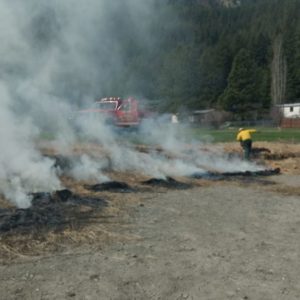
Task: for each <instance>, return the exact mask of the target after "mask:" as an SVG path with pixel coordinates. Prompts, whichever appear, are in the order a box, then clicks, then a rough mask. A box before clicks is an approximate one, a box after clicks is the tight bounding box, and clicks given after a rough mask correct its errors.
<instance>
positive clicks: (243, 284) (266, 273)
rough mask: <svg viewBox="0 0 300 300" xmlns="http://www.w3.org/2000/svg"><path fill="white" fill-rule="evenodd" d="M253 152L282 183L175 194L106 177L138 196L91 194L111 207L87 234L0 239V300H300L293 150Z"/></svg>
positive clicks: (241, 183) (244, 183) (274, 147)
mask: <svg viewBox="0 0 300 300" xmlns="http://www.w3.org/2000/svg"><path fill="white" fill-rule="evenodd" d="M216 147H222V148H224V149H225V151H228V152H232V151H233V152H234V151H237V152H238V151H240V149H239V147H237V145H236V144H220V145H217V146H216ZM255 147H264V148H268V149H269V150H270V151H269V152H267V153H265V154H262V156H261V158H260V160H263V161H264V162H265V164H266V165H267V166H270V167H272V168H275V167H280V168H281V171H282V174H281V175H277V176H271V177H266V178H263V179H258V180H238V179H236V180H221V181H209V180H205V179H198V180H194V179H193V180H192V179H189V180H188V181H189V183H191V184H193V187H192V188H189V189H183V190H172V189H166V188H163V187H159V188H145V187H141V186H140V185H139V184H138V182H140V180H141V179H142V177H141V176H139V175H138V174H130V176H128V174H117V173H116V174H111V176H112V177H113V178H114V179H115V180H122V181H126V182H127V183H129V184H130V185H131V186H133V187H134V188H136V192H134V193H111V192H98V193H96V194H97V195H98V196H99V197H100V196H101V197H102V198H105V199H107V201H108V203H109V205H108V207H106V208H105V209H104V210H103V211H102V212H101V213H100V214H99V217H98V218H95V219H94V221H93V222H91V223H89V224H86V226H83V227H80V228H72V227H68V228H65V230H63V231H59V232H58V231H48V232H46V233H43V234H42V233H41V232H40V231H38V230H36V231H34V232H30V233H26V234H18V233H15V234H14V233H5V234H3V233H2V234H0V254H1V257H0V295H1V296H0V299H5V300H9V299H112V300H133V299H141V300H142V299H157V300H158V299H161V300H165V299H172V300H173V299H174V300H177V299H178V300H179V299H180V300H181V299H189V300H191V299H194V300H198V299H205V300H209V299H212V300H216V299H220V300H223V299H241V300H242V299H249V300H250V299H255V300H260V299H261V300H268V299H270V300H274V299H300V281H299V278H300V262H299V254H300V252H299V251H300V250H299V249H300V145H299V144H281V143H277V144H274V143H255ZM179 180H181V181H184V180H185V181H187V179H184V178H181V179H179ZM64 183H65V185H66V186H67V187H69V188H70V189H72V190H73V191H74V192H77V193H84V191H83V189H82V185H80V184H78V185H76V186H74V183H73V182H71V181H70V180H69V179H67V178H66V179H65V182H64Z"/></svg>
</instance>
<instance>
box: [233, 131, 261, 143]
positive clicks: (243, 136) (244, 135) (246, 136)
mask: <svg viewBox="0 0 300 300" xmlns="http://www.w3.org/2000/svg"><path fill="white" fill-rule="evenodd" d="M254 132H256V130H255V129H244V130H241V131H240V132H239V133H238V135H237V136H236V139H237V140H238V141H245V140H251V133H254Z"/></svg>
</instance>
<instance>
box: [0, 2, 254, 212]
mask: <svg viewBox="0 0 300 300" xmlns="http://www.w3.org/2000/svg"><path fill="white" fill-rule="evenodd" d="M154 4H155V1H154V0H147V1H140V0H114V1H110V0H76V1H75V0H52V1H46V0H27V1H24V0H14V1H11V0H1V2H0V18H1V26H0V40H1V45H0V68H1V73H0V140H1V144H2V147H1V152H0V193H2V194H4V196H5V197H6V198H7V199H9V200H10V201H12V202H13V203H14V204H16V205H17V206H19V207H28V206H29V205H30V193H32V192H35V191H52V190H55V189H58V188H61V183H60V180H59V170H57V169H56V168H55V167H54V161H53V160H51V159H49V158H45V157H44V156H43V155H42V154H41V153H40V151H39V150H38V148H37V142H36V141H37V140H39V139H41V138H42V139H45V136H47V135H48V134H50V136H51V139H52V140H54V142H53V145H55V146H56V148H57V149H59V151H60V152H61V153H65V154H68V153H70V151H71V149H72V147H73V145H74V143H78V141H80V142H83V143H85V142H91V141H92V142H96V143H98V144H99V145H101V146H102V148H103V152H104V153H105V155H106V158H104V157H103V158H102V159H99V158H96V157H95V156H93V155H88V154H83V155H82V156H81V157H80V158H79V159H78V160H76V161H74V162H73V163H72V169H71V171H70V173H69V175H71V176H73V177H74V178H75V179H77V180H90V179H93V180H97V181H106V180H109V178H108V177H107V176H106V175H104V174H103V169H104V168H106V167H107V156H108V157H109V164H110V167H111V168H113V169H114V170H120V171H138V172H140V173H143V174H146V175H150V176H155V177H165V176H167V175H169V176H170V175H189V174H191V173H194V172H199V171H203V170H204V169H205V168H203V167H202V165H206V166H207V165H209V167H214V168H215V167H220V166H223V167H224V169H226V168H228V166H227V165H226V164H228V161H227V160H224V159H223V158H222V156H220V157H219V158H209V159H208V158H207V157H206V158H205V156H204V153H202V152H199V150H198V149H197V147H196V148H194V150H193V154H192V155H190V156H189V159H186V157H183V153H184V151H185V140H184V138H183V136H182V135H181V134H180V133H181V127H180V126H173V125H174V124H170V122H169V121H170V120H167V119H166V117H161V118H160V119H155V120H148V121H145V122H144V123H143V124H142V126H141V131H140V137H143V139H144V141H147V142H148V143H151V144H156V145H159V146H160V147H162V148H163V149H164V150H166V151H169V152H171V153H172V155H173V158H172V159H169V158H168V157H166V156H165V155H163V154H159V153H158V152H157V151H153V152H150V153H140V152H138V151H136V150H135V149H134V147H132V145H130V144H128V143H124V141H123V142H122V141H119V136H117V135H116V134H115V132H114V130H113V129H112V128H111V127H109V126H107V125H106V124H105V120H103V119H101V118H99V117H97V116H91V117H90V118H86V117H84V118H80V117H78V116H77V117H76V118H72V112H74V111H77V110H78V109H79V107H82V106H88V105H90V103H92V101H94V100H95V99H96V98H97V97H101V96H111V95H112V93H120V94H118V95H116V96H124V95H123V91H124V89H122V85H124V86H126V87H128V86H131V85H132V80H133V79H132V78H130V77H128V78H126V76H124V68H125V66H126V60H125V59H124V58H125V57H126V55H128V53H126V51H127V50H128V49H124V44H125V45H126V43H124V40H126V41H127V43H134V44H135V45H136V46H137V47H138V48H139V49H148V51H151V49H154V48H155V46H156V45H155V37H154V36H153V34H151V35H150V34H149V22H150V20H151V17H152V16H156V18H157V16H158V15H159V11H155V5H154ZM146 37H147V38H146ZM121 40H122V41H123V43H121V42H120V41H121ZM116 82H118V84H117V85H116ZM134 92H135V93H139V94H141V95H142V90H139V91H137V90H135V91H134ZM112 96H114V95H112ZM229 164H230V166H232V164H231V163H229ZM236 165H237V164H236ZM240 166H241V164H240ZM244 167H246V168H249V166H248V165H247V166H244ZM252 167H253V166H252Z"/></svg>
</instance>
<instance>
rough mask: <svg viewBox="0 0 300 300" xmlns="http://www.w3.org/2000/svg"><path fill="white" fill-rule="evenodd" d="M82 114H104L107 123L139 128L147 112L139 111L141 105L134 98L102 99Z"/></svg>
mask: <svg viewBox="0 0 300 300" xmlns="http://www.w3.org/2000/svg"><path fill="white" fill-rule="evenodd" d="M80 113H81V114H82V113H83V114H85V113H93V114H95V113H99V114H102V116H103V118H104V119H105V121H106V123H109V124H112V125H115V126H119V127H132V126H138V125H139V124H140V121H141V119H142V118H143V117H145V112H142V111H141V110H140V109H139V103H138V101H137V100H136V99H135V98H133V97H128V98H125V99H122V98H120V97H108V98H102V99H100V100H97V101H96V102H95V103H94V105H93V107H92V108H89V109H85V110H81V111H80Z"/></svg>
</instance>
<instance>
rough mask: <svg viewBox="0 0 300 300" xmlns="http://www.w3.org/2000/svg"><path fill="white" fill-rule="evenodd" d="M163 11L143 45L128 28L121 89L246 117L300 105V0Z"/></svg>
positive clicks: (202, 3)
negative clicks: (280, 105) (289, 104)
mask: <svg viewBox="0 0 300 300" xmlns="http://www.w3.org/2000/svg"><path fill="white" fill-rule="evenodd" d="M220 4H223V5H220ZM156 8H157V14H155V15H154V16H153V18H152V19H151V20H148V22H149V24H150V25H149V26H150V30H149V31H148V32H147V35H145V36H144V42H142V41H136V40H133V39H132V34H131V29H130V27H126V26H125V27H126V30H124V34H123V35H122V38H123V40H122V41H123V55H124V60H125V61H126V62H127V64H126V71H125V72H122V74H118V78H117V82H116V84H115V85H113V89H114V91H118V92H119V94H121V95H124V94H127V93H129V94H132V93H135V94H136V95H141V96H143V97H145V98H148V99H156V100H159V103H160V107H161V108H162V109H164V110H168V111H176V110H177V109H178V108H179V107H182V106H184V107H186V108H188V109H201V108H208V107H216V108H220V109H224V110H228V111H233V112H235V113H236V115H239V116H240V117H242V118H250V117H251V116H252V113H253V112H254V113H255V115H257V112H258V113H259V114H267V113H268V112H269V109H270V107H271V106H272V105H273V104H278V103H282V102H299V101H300V100H299V99H300V18H299V16H300V1H299V0H259V1H258V0H239V1H235V0H231V1H230V0H227V1H226V0H164V1H163V0H161V1H158V2H157V7H156ZM120 22H121V23H122V22H123V23H122V25H124V24H125V25H126V19H125V17H124V19H123V21H122V19H120ZM123 27H124V26H123ZM125 27H124V28H125ZM128 38H129V39H130V43H129V42H128ZM120 83H121V84H120Z"/></svg>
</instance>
